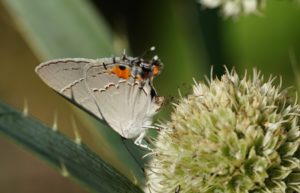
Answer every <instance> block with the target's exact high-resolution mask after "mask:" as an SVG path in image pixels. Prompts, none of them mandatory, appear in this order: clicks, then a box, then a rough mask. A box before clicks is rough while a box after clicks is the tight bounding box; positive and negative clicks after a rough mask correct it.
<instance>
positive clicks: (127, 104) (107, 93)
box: [35, 52, 163, 148]
mask: <svg viewBox="0 0 300 193" xmlns="http://www.w3.org/2000/svg"><path fill="white" fill-rule="evenodd" d="M162 67H163V65H162V63H161V62H160V60H159V59H158V57H157V56H154V57H153V58H152V59H150V60H144V59H142V58H139V57H130V56H127V55H126V54H125V52H124V54H123V55H122V56H121V57H113V58H100V59H84V58H66V59H57V60H50V61H47V62H44V63H41V64H40V65H38V66H37V67H36V69H35V71H36V73H37V74H38V75H39V76H40V77H41V79H42V80H43V81H44V82H45V83H46V84H47V85H48V86H49V87H51V88H52V89H54V90H55V91H56V92H58V93H59V94H61V95H62V96H64V97H65V98H67V99H68V100H69V101H71V102H72V103H74V104H75V105H77V106H79V107H80V108H82V109H83V110H85V111H86V112H88V113H89V114H91V115H93V116H94V117H96V118H97V119H99V120H101V121H102V122H104V123H106V124H107V125H109V126H110V127H111V128H112V129H113V130H115V131H116V132H117V133H119V134H120V135H121V136H122V137H124V138H127V139H135V141H134V142H135V144H136V145H139V146H141V147H144V148H148V146H147V145H145V144H142V140H143V138H144V136H145V135H146V132H147V130H148V129H149V128H152V127H153V126H151V124H152V117H153V115H154V114H155V113H156V112H157V111H158V110H159V108H160V107H161V105H162V103H163V97H159V96H157V94H156V91H155V89H154V87H153V84H152V80H153V78H154V77H155V76H157V75H158V74H159V73H160V72H161V70H162Z"/></svg>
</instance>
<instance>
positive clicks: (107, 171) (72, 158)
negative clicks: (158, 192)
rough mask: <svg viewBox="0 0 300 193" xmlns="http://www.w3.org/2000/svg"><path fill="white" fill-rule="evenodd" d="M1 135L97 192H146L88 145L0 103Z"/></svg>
mask: <svg viewBox="0 0 300 193" xmlns="http://www.w3.org/2000/svg"><path fill="white" fill-rule="evenodd" d="M0 132H2V133H4V134H6V135H7V136H9V137H11V138H12V139H14V140H15V141H17V142H18V143H19V144H21V145H22V146H23V147H26V148H28V149H29V150H31V151H33V152H34V153H36V154H37V155H39V156H40V157H41V158H43V159H45V160H47V161H48V162H49V163H51V165H53V166H54V167H55V168H56V169H58V170H61V171H62V172H63V175H68V176H70V177H71V178H74V179H76V180H78V181H79V182H80V183H82V184H83V185H84V186H86V187H87V188H88V189H90V190H91V191H93V192H108V193H109V192H114V193H115V192H130V193H134V192H137V193H138V192H142V190H140V189H139V188H138V187H137V186H136V185H134V184H132V183H131V182H130V181H129V180H128V179H127V178H125V177H124V176H122V175H121V174H120V173H119V172H117V171H116V170H115V169H114V168H112V167H111V166H109V165H108V164H107V163H105V162H104V161H103V160H101V159H100V158H99V157H98V156H97V155H96V154H95V153H94V152H92V151H91V150H90V149H89V148H88V147H86V146H85V145H84V144H77V143H75V142H74V141H72V140H71V139H69V138H68V137H66V136H65V135H63V134H61V133H60V132H57V131H54V130H53V129H51V128H49V127H47V126H45V125H44V124H42V123H40V122H38V121H36V120H34V119H32V118H30V117H28V116H26V115H24V114H23V113H20V112H18V111H16V110H14V109H12V108H11V107H9V106H7V105H5V104H3V103H0Z"/></svg>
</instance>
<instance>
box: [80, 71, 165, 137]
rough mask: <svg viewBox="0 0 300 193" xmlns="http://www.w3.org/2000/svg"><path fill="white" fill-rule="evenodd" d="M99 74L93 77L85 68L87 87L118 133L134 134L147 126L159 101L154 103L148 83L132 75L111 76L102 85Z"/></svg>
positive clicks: (104, 115) (130, 135) (106, 118)
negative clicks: (111, 77) (113, 77)
mask: <svg viewBox="0 0 300 193" xmlns="http://www.w3.org/2000/svg"><path fill="white" fill-rule="evenodd" d="M102 78H103V77H102V76H100V77H98V78H97V77H93V76H91V75H90V73H89V71H87V80H86V83H87V87H88V88H90V89H91V91H92V92H93V96H94V98H95V101H97V103H98V104H97V106H99V107H101V113H102V116H103V117H104V119H105V121H106V122H107V123H108V124H109V125H110V126H111V127H112V128H113V129H114V130H115V131H116V132H118V133H119V134H120V135H121V136H123V137H125V138H134V137H137V136H138V135H139V134H140V133H142V132H143V131H145V130H146V129H148V127H149V126H150V125H151V123H152V116H153V115H154V114H155V113H156V111H157V109H158V108H159V107H160V106H161V103H159V104H158V103H157V101H156V100H155V97H152V96H151V90H152V86H151V85H150V83H149V82H148V83H146V84H145V85H143V87H141V84H140V83H139V82H137V81H135V80H133V79H132V78H129V80H124V79H118V81H117V82H116V81H115V80H113V79H111V80H112V81H111V82H109V83H108V84H107V85H106V86H105V87H104V88H103V87H99V86H98V85H99V84H98V82H100V81H102Z"/></svg>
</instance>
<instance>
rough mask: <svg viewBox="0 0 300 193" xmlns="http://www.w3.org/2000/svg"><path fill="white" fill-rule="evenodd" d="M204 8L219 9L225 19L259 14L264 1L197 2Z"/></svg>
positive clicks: (227, 0)
mask: <svg viewBox="0 0 300 193" xmlns="http://www.w3.org/2000/svg"><path fill="white" fill-rule="evenodd" d="M198 1H199V2H200V3H201V4H202V5H203V6H204V7H206V8H217V7H220V8H221V10H222V13H223V15H224V16H225V17H236V16H239V15H249V14H255V13H259V12H260V11H261V10H262V9H263V8H264V7H265V0H198Z"/></svg>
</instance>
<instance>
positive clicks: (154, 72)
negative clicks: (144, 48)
mask: <svg viewBox="0 0 300 193" xmlns="http://www.w3.org/2000/svg"><path fill="white" fill-rule="evenodd" d="M158 73H159V67H158V66H153V75H154V76H156V75H158Z"/></svg>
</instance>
